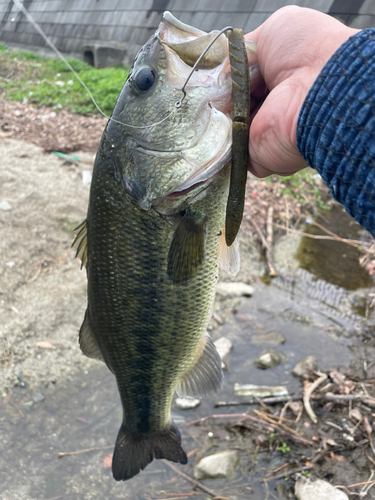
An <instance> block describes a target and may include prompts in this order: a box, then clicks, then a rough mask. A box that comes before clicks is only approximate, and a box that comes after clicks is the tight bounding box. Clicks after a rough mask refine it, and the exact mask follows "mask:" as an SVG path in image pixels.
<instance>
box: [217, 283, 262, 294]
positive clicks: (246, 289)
mask: <svg viewBox="0 0 375 500" xmlns="http://www.w3.org/2000/svg"><path fill="white" fill-rule="evenodd" d="M216 292H217V293H218V294H219V295H224V296H227V297H242V296H243V297H251V295H252V294H253V293H254V288H253V287H252V286H250V285H247V284H246V283H242V282H241V281H234V282H229V281H221V282H220V283H218V284H217V285H216Z"/></svg>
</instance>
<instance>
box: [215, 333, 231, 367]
mask: <svg viewBox="0 0 375 500" xmlns="http://www.w3.org/2000/svg"><path fill="white" fill-rule="evenodd" d="M214 344H215V347H216V350H217V352H218V353H219V356H220V357H221V367H222V369H223V370H228V366H227V364H226V362H225V358H226V357H227V356H228V354H229V353H230V352H231V350H232V349H233V344H232V342H231V341H230V340H229V339H227V338H226V337H220V338H219V339H218V340H216V341H215V342H214Z"/></svg>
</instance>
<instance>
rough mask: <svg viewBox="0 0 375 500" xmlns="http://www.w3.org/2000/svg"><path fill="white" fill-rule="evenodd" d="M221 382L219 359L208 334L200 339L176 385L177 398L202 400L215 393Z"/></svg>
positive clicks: (221, 374) (221, 371) (221, 373)
mask: <svg viewBox="0 0 375 500" xmlns="http://www.w3.org/2000/svg"><path fill="white" fill-rule="evenodd" d="M222 381H223V370H222V369H221V358H220V356H219V353H218V352H217V350H216V347H215V345H214V343H213V342H212V340H211V337H210V336H209V335H208V333H205V334H204V335H203V337H202V342H201V345H200V348H199V350H198V354H197V356H196V357H195V359H194V361H193V363H192V364H191V366H190V368H189V369H188V371H187V372H186V373H185V375H184V376H183V377H182V379H181V380H180V382H179V383H178V385H177V388H176V392H177V394H178V395H179V396H184V397H188V398H202V397H205V396H208V395H209V394H212V393H214V392H217V391H218V390H219V389H220V388H221V384H222Z"/></svg>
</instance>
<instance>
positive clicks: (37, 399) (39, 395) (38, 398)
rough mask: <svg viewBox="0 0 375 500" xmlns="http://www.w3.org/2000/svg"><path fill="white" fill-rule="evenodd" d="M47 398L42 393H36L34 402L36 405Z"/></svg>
mask: <svg viewBox="0 0 375 500" xmlns="http://www.w3.org/2000/svg"><path fill="white" fill-rule="evenodd" d="M45 399H46V398H45V397H44V396H43V394H42V393H41V392H36V393H35V394H34V396H33V401H34V403H40V402H41V401H44V400H45Z"/></svg>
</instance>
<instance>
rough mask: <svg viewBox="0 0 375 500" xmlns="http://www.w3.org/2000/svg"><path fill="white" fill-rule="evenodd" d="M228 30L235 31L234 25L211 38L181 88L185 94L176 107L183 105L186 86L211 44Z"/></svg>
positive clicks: (176, 103)
mask: <svg viewBox="0 0 375 500" xmlns="http://www.w3.org/2000/svg"><path fill="white" fill-rule="evenodd" d="M226 31H233V28H232V26H227V27H226V28H223V29H222V30H220V31H219V33H217V34H216V35H215V36H214V38H213V39H212V40H211V42H210V43H209V44H208V45H207V47H206V48H205V49H204V51H203V52H202V54H201V55H200V56H199V57H198V59H197V60H196V61H195V64H194V66H193V68H192V70H191V72H190V74H189V76H188V77H187V79H186V81H185V83H184V85H183V87H182V89H181V92H182V93H183V94H184V95H183V96H182V97H181V99H180V100H179V101H177V102H175V106H176V108H177V109H178V108H181V106H182V101H183V100H184V99H185V97H186V92H185V87H186V85H187V83H188V81H189V80H190V78H191V76H192V74H193V73H194V71H195V70H196V68H197V66H198V64H199V63H200V62H201V60H202V59H203V57H204V56H205V55H206V54H207V52H208V51H209V50H210V48H211V46H212V45H213V44H214V43H215V42H216V40H217V39H218V38H219V36H220V35H222V34H223V33H225V32H226Z"/></svg>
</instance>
